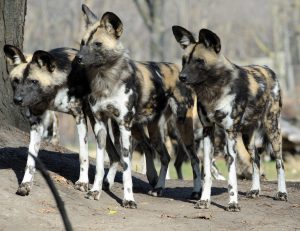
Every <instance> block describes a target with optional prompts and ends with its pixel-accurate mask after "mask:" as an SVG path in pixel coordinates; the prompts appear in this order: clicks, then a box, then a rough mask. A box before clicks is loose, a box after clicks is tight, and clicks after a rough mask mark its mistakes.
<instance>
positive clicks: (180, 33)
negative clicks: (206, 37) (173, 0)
mask: <svg viewBox="0 0 300 231" xmlns="http://www.w3.org/2000/svg"><path fill="white" fill-rule="evenodd" d="M172 31H173V34H174V36H175V38H176V40H177V42H178V43H179V44H180V46H181V47H182V48H183V49H185V48H186V47H187V46H188V45H190V44H192V43H196V40H195V38H194V36H193V34H192V33H191V32H189V31H188V30H186V29H184V28H183V27H181V26H172Z"/></svg>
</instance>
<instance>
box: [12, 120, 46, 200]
mask: <svg viewBox="0 0 300 231" xmlns="http://www.w3.org/2000/svg"><path fill="white" fill-rule="evenodd" d="M39 119H40V118H38V119H37V121H38V120H39ZM43 132H44V126H43V124H42V123H35V124H33V125H32V126H31V130H30V144H29V148H28V152H29V153H31V154H32V155H33V156H35V157H37V156H38V152H39V149H40V144H41V139H42V135H43ZM34 173H35V161H34V159H33V157H31V156H30V155H28V157H27V163H26V169H25V174H24V177H23V180H22V183H21V185H20V186H19V188H18V190H17V194H18V195H21V196H27V195H28V194H29V192H30V189H31V186H32V181H33V176H34Z"/></svg>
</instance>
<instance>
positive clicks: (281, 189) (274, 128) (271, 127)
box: [266, 116, 287, 201]
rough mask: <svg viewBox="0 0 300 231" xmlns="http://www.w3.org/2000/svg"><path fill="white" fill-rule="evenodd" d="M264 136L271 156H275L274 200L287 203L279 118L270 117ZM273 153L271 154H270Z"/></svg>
mask: <svg viewBox="0 0 300 231" xmlns="http://www.w3.org/2000/svg"><path fill="white" fill-rule="evenodd" d="M266 134H267V137H268V141H269V145H268V146H270V147H269V148H270V149H271V150H270V151H271V154H273V155H274V156H275V161H276V169H277V181H278V192H277V193H276V195H275V200H281V201H287V190H286V184H285V172H284V164H283V159H282V137H281V131H280V125H279V116H278V117H276V118H272V119H271V116H270V118H269V120H268V121H267V123H266ZM272 152H273V153H272Z"/></svg>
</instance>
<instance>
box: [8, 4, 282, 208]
mask: <svg viewBox="0 0 300 231" xmlns="http://www.w3.org/2000/svg"><path fill="white" fill-rule="evenodd" d="M82 11H83V15H84V18H85V22H86V29H85V33H84V36H83V38H82V39H81V43H80V49H79V50H76V49H73V48H56V49H53V50H50V51H43V50H37V51H35V52H34V53H33V54H31V55H26V54H23V53H22V51H21V50H20V49H19V48H18V47H15V46H13V45H5V46H4V53H5V55H6V58H7V60H8V61H9V63H10V64H11V65H12V66H13V67H12V69H11V71H10V80H11V85H12V88H13V92H14V98H13V101H14V103H15V104H16V105H19V106H22V107H26V108H27V117H28V121H29V123H30V126H31V130H30V144H29V149H28V153H29V154H28V159H27V164H26V169H25V174H24V177H23V180H22V182H21V184H20V185H19V188H18V190H17V194H19V195H22V196H24V195H28V194H29V192H30V190H31V187H32V181H33V176H34V173H35V169H36V165H35V160H36V157H37V156H38V152H39V147H40V143H41V139H42V138H43V137H45V136H46V137H47V136H50V139H51V137H52V139H54V140H57V132H56V130H57V118H56V116H55V113H53V111H58V112H64V113H68V114H71V115H72V116H73V117H74V119H75V121H76V126H77V130H78V136H79V147H80V152H79V160H80V176H79V179H78V181H77V182H76V183H75V188H76V189H78V190H81V191H85V192H87V194H86V196H85V197H86V198H90V199H95V200H99V198H100V195H101V191H102V187H104V188H107V189H108V190H109V189H111V187H112V186H113V184H114V179H115V175H116V172H117V167H118V165H119V164H120V165H121V166H122V169H123V185H124V199H123V202H122V205H123V206H124V207H125V208H137V204H136V202H135V200H134V195H133V190H132V176H131V156H132V152H133V151H134V150H135V149H136V148H137V146H139V148H140V149H141V150H142V152H143V153H144V154H145V157H146V166H147V173H146V174H147V178H148V181H149V184H150V185H151V186H152V190H151V191H150V192H149V193H150V194H151V195H153V196H161V195H163V190H164V187H165V179H166V174H167V169H168V164H169V162H170V155H169V153H168V150H167V148H166V145H165V133H166V129H165V124H170V123H167V121H172V123H171V124H172V130H173V133H174V134H176V135H175V137H176V139H177V142H178V148H177V152H178V153H183V155H186V156H188V157H189V158H190V160H191V166H192V169H193V182H194V188H193V192H192V195H191V197H192V198H194V199H196V198H197V199H199V200H198V201H197V203H196V204H195V208H200V209H202V208H209V205H210V201H211V186H212V172H214V171H212V167H214V164H213V156H214V146H215V142H214V140H215V134H216V133H215V131H216V130H220V129H221V130H222V131H223V133H224V134H225V136H224V138H223V143H224V147H223V149H224V154H225V156H226V160H227V164H228V171H229V174H228V193H229V203H228V207H227V210H228V211H240V206H239V204H238V188H237V176H236V159H237V155H238V153H239V151H240V150H247V152H248V155H250V156H251V161H252V187H251V189H250V190H249V191H248V193H247V196H248V197H250V198H255V197H258V196H259V193H260V155H259V153H258V152H257V148H256V146H255V142H254V141H255V139H257V138H261V139H262V140H263V143H264V147H265V149H266V151H267V152H269V153H272V154H273V155H274V156H275V159H276V169H277V177H278V191H277V193H276V195H275V199H277V200H282V201H286V200H287V191H286V185H285V174H284V165H283V160H282V150H281V149H282V148H281V146H282V145H281V144H282V141H281V131H280V114H281V108H282V101H281V92H280V86H279V82H278V78H277V77H276V75H275V73H274V72H273V71H272V70H271V69H269V68H268V67H266V66H257V65H249V66H238V65H236V64H234V63H232V62H231V61H230V60H229V59H227V58H226V57H225V56H224V55H223V54H222V52H221V41H220V38H219V37H218V35H216V34H215V33H214V32H212V31H210V30H208V29H201V30H200V31H199V35H198V38H196V37H195V36H194V35H193V34H192V33H191V32H190V31H188V30H186V29H184V28H183V27H180V26H173V27H172V31H173V34H174V36H175V39H176V41H177V42H178V43H179V45H180V46H181V47H182V48H183V56H182V67H181V69H180V67H179V66H177V65H176V64H173V63H168V62H140V61H135V60H133V59H131V58H130V56H129V54H128V52H127V50H126V48H124V47H123V45H122V43H121V39H120V38H121V36H122V32H123V24H122V21H121V20H120V18H119V17H118V16H117V15H115V14H114V13H112V12H106V13H105V14H104V15H103V16H102V17H101V19H99V18H98V17H97V16H96V15H95V14H94V13H93V12H92V11H91V10H90V9H89V8H88V7H87V6H86V5H82ZM194 99H196V104H195V105H196V106H197V112H198V117H199V120H200V121H201V124H202V127H203V130H202V131H203V132H202V142H203V153H204V154H203V169H204V173H203V186H202V184H201V179H202V178H201V173H200V168H199V158H198V156H197V152H196V151H195V150H196V147H195V141H194V132H193V107H194ZM87 118H88V119H89V121H90V123H91V125H92V128H93V132H94V135H95V138H96V142H97V146H96V173H95V180H94V183H93V186H92V187H91V188H89V178H88V167H89V158H88V143H87ZM45 134H46V135H45ZM105 152H107V153H108V156H109V158H110V168H109V171H108V173H107V174H106V176H105V172H104V155H105ZM156 154H158V156H159V158H160V162H161V168H160V172H159V174H157V172H156V170H155V165H154V162H153V160H154V157H155V155H156ZM178 155H179V154H178Z"/></svg>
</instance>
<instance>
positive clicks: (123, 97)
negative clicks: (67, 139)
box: [91, 85, 133, 122]
mask: <svg viewBox="0 0 300 231" xmlns="http://www.w3.org/2000/svg"><path fill="white" fill-rule="evenodd" d="M131 94H133V93H132V90H130V91H129V92H128V93H125V85H122V86H121V87H118V88H117V89H114V90H112V91H111V92H110V94H109V95H107V96H106V97H102V98H101V99H99V100H98V101H97V103H96V104H95V105H94V106H91V107H92V110H93V112H99V111H101V112H107V111H108V110H107V106H108V105H113V106H114V107H115V108H116V109H118V110H119V116H118V117H115V119H116V121H117V122H121V121H122V120H123V117H124V116H125V115H126V113H127V112H128V109H127V103H128V100H129V97H130V95H131ZM110 116H113V115H110ZM113 117H114V116H113Z"/></svg>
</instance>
